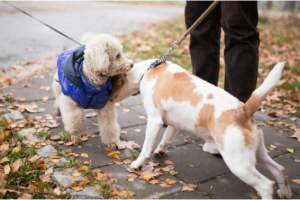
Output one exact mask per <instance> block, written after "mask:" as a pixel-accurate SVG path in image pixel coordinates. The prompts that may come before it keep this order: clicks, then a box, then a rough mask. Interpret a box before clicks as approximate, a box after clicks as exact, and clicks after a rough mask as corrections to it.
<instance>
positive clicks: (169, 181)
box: [166, 178, 177, 185]
mask: <svg viewBox="0 0 300 200" xmlns="http://www.w3.org/2000/svg"><path fill="white" fill-rule="evenodd" d="M166 182H167V183H168V184H169V185H174V184H175V183H177V181H175V180H173V179H170V178H168V179H166Z"/></svg>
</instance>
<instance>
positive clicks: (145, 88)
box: [115, 60, 291, 199]
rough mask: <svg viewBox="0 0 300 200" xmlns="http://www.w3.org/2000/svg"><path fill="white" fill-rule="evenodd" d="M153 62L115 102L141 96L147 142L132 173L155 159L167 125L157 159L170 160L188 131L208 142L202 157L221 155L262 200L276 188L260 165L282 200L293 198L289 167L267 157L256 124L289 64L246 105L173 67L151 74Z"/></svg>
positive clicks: (135, 73)
mask: <svg viewBox="0 0 300 200" xmlns="http://www.w3.org/2000/svg"><path fill="white" fill-rule="evenodd" d="M152 62H154V60H147V61H144V62H141V63H138V64H135V65H134V67H133V68H132V70H131V72H130V74H129V75H128V76H127V78H126V80H125V84H124V85H123V87H122V88H121V90H120V93H119V94H118V95H117V96H116V99H115V101H118V100H122V99H124V98H126V97H128V96H130V95H132V94H134V93H136V92H138V91H140V93H141V95H142V100H143V104H144V107H145V109H146V112H147V118H148V122H147V129H146V137H145V142H144V145H143V149H142V151H141V153H140V155H139V157H138V158H137V160H136V161H134V162H132V163H131V168H133V169H139V168H140V167H141V166H142V165H143V164H144V163H145V161H146V159H148V158H150V154H151V152H152V148H153V146H154V143H155V140H156V138H157V135H158V133H159V130H160V129H161V127H162V125H163V124H164V123H165V124H168V125H169V126H168V128H167V129H166V131H165V133H164V136H163V139H162V141H161V142H160V144H159V145H158V147H157V148H156V150H155V151H154V155H163V154H165V153H166V151H167V148H168V146H169V145H170V144H171V141H172V139H173V137H174V136H175V134H176V133H177V132H178V131H179V130H187V131H190V132H192V133H194V134H196V135H197V136H200V137H202V138H203V139H204V140H205V144H204V146H203V151H205V152H209V153H212V154H215V153H220V154H221V155H222V157H223V159H224V161H225V163H226V164H227V166H228V167H229V169H230V170H231V171H232V173H233V174H235V175H236V176H237V177H239V178H240V179H241V180H242V181H244V182H245V183H247V184H248V185H250V186H252V187H254V188H255V189H256V191H257V192H258V193H259V194H260V195H261V196H262V198H263V199H271V198H272V196H273V184H274V183H273V182H272V181H270V180H269V179H267V178H266V177H265V176H264V175H262V174H261V173H260V172H259V171H258V170H257V169H256V167H255V165H256V162H258V163H259V164H261V165H262V166H263V167H265V168H266V169H268V170H269V171H270V172H271V173H272V174H273V175H274V176H275V178H276V180H277V183H278V185H279V190H278V195H279V197H280V198H291V190H290V187H289V185H288V182H287V179H286V177H285V173H284V167H283V166H281V165H278V164H277V163H276V162H274V161H273V160H272V159H271V158H270V156H269V155H268V153H267V150H266V147H265V145H264V137H263V132H262V130H261V129H260V128H259V127H258V126H257V125H256V124H255V123H254V120H253V114H254V112H255V111H256V110H257V109H258V107H259V106H260V104H261V102H262V101H263V99H264V98H265V97H266V95H267V94H268V93H269V92H270V91H271V90H272V89H273V88H274V87H275V86H276V84H277V83H278V81H279V79H280V77H281V73H282V70H283V67H284V63H279V64H277V65H276V66H275V67H274V69H273V70H272V71H271V72H270V74H269V75H268V77H267V78H266V79H265V81H264V82H263V84H262V85H261V86H260V87H259V88H257V89H256V90H255V91H254V92H253V94H252V95H251V97H250V99H249V100H248V101H247V102H246V103H245V104H244V103H242V102H240V101H239V100H238V99H237V98H235V97H233V96H232V95H230V94H229V93H227V92H226V91H224V90H223V89H221V88H218V87H215V86H214V85H212V84H210V83H208V82H206V81H204V80H202V79H200V78H198V77H196V76H194V75H193V74H191V73H189V72H187V71H186V70H184V69H183V68H182V67H180V66H178V65H176V64H173V63H171V62H166V63H163V64H161V65H159V66H158V67H156V68H154V69H151V70H148V71H147V68H148V67H149V66H150V64H151V63H152Z"/></svg>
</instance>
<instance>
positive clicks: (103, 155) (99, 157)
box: [60, 137, 138, 168]
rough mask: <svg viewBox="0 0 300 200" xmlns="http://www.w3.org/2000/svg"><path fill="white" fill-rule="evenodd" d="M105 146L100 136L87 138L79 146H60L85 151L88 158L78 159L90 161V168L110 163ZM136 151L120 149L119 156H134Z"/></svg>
mask: <svg viewBox="0 0 300 200" xmlns="http://www.w3.org/2000/svg"><path fill="white" fill-rule="evenodd" d="M104 147H106V145H104V144H103V143H101V139H100V137H96V138H89V140H88V141H84V142H82V143H81V144H80V145H79V146H62V145H60V148H62V149H69V148H70V149H72V151H73V152H74V153H78V154H81V153H87V154H88V155H89V157H88V158H84V157H79V158H78V159H79V160H80V161H82V162H84V161H89V162H90V163H91V166H92V168H96V167H101V166H105V165H108V164H110V163H112V161H113V160H115V159H113V158H109V157H107V154H108V153H109V152H108V151H105V150H104V149H103V148H104ZM137 155H138V152H137V151H136V150H133V151H132V150H130V149H124V150H120V158H121V159H125V158H128V157H131V156H134V157H136V156H137Z"/></svg>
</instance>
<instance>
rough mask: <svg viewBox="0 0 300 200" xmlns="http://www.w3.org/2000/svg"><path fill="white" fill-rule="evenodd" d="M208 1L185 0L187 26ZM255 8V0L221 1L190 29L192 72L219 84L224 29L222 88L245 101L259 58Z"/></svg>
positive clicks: (254, 82) (255, 79) (206, 5)
mask: <svg viewBox="0 0 300 200" xmlns="http://www.w3.org/2000/svg"><path fill="white" fill-rule="evenodd" d="M210 4H211V2H207V1H187V3H186V7H185V22H186V26H187V28H189V27H190V26H191V25H192V24H193V23H194V22H195V21H196V20H197V19H198V18H199V16H200V15H201V14H202V13H203V12H204V11H205V10H206V9H207V8H208V7H209V5H210ZM257 23H258V11H257V2H254V1H245V2H244V1H230V2H225V1H222V2H221V3H220V4H219V5H218V6H217V7H216V8H215V9H214V10H213V11H212V12H211V13H210V14H209V15H208V16H207V18H205V19H204V20H203V22H202V23H201V24H200V25H199V26H198V27H197V28H196V29H195V30H194V31H193V32H192V33H191V42H190V53H191V58H192V65H193V73H194V74H195V75H197V76H198V77H200V78H202V79H204V80H206V81H208V82H210V83H212V84H214V85H217V84H218V78H219V68H220V59H219V57H220V33H221V27H222V28H223V30H224V32H225V51H224V57H225V65H226V69H225V90H226V91H227V92H229V93H230V94H232V95H233V96H235V97H237V98H238V99H239V100H240V101H243V102H245V101H247V100H248V98H249V97H250V95H251V93H252V92H253V91H254V89H255V86H256V81H257V73H258V60H259V52H258V48H259V33H258V30H257Z"/></svg>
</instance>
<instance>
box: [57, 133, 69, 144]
mask: <svg viewBox="0 0 300 200" xmlns="http://www.w3.org/2000/svg"><path fill="white" fill-rule="evenodd" d="M59 137H60V139H61V140H62V141H64V142H69V141H71V134H70V133H67V132H61V133H60V134H59Z"/></svg>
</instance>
